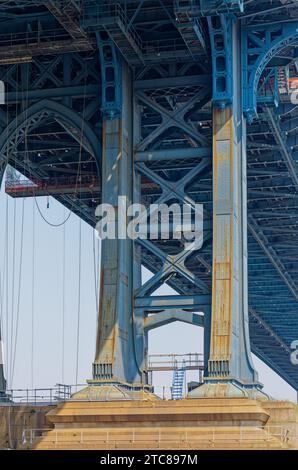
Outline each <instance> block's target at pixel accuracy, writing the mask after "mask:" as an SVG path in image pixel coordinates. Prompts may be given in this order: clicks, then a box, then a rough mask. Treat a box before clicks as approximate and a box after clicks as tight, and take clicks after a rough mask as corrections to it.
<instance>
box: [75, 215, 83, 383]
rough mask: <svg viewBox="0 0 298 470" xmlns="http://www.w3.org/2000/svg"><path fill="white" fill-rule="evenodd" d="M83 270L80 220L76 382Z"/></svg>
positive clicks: (80, 224) (77, 359)
mask: <svg viewBox="0 0 298 470" xmlns="http://www.w3.org/2000/svg"><path fill="white" fill-rule="evenodd" d="M81 269H82V219H81V217H80V220H79V263H78V308H77V340H76V380H75V383H76V384H78V376H79V348H80V326H81Z"/></svg>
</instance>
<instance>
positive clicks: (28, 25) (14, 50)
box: [0, 0, 298, 389]
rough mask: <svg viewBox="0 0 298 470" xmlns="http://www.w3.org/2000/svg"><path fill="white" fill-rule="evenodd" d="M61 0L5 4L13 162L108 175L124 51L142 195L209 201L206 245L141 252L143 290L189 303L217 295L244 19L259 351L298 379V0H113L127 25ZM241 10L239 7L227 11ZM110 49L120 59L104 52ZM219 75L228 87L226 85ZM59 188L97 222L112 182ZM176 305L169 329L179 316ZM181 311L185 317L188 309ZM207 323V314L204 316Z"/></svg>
mask: <svg viewBox="0 0 298 470" xmlns="http://www.w3.org/2000/svg"><path fill="white" fill-rule="evenodd" d="M54 3H57V2H54V1H53V2H51V4H52V8H47V7H46V6H45V2H37V1H36V2H28V1H21V0H19V1H5V2H1V6H0V13H1V16H0V21H1V26H2V30H1V35H0V79H1V80H3V81H4V82H5V84H6V88H7V97H6V98H7V107H6V108H5V107H4V108H3V109H1V113H0V128H1V132H2V134H1V136H0V142H1V150H2V151H1V155H2V166H5V165H6V164H7V163H9V164H10V165H12V166H14V167H15V168H16V169H17V170H18V171H20V172H21V173H22V174H24V175H25V176H26V177H27V178H29V179H30V177H31V178H32V180H34V181H35V180H36V181H39V182H40V183H45V182H46V181H47V180H48V179H49V178H53V179H55V178H56V179H57V178H62V177H63V178H66V179H67V178H69V181H70V180H71V178H73V177H74V176H76V175H77V174H78V171H82V172H86V173H88V175H90V177H94V178H96V180H97V181H98V180H99V168H100V164H101V163H100V162H101V148H102V129H103V120H104V119H103V118H105V119H109V118H111V117H113V118H114V117H115V116H117V115H118V116H119V113H120V111H121V109H122V96H121V93H120V86H119V84H120V81H121V74H120V73H119V70H118V69H117V68H114V70H113V74H112V75H111V76H110V78H111V77H112V78H111V79H108V80H106V78H107V77H106V72H107V70H108V69H109V68H110V67H111V64H113V65H115V64H118V63H119V62H118V61H119V59H120V58H121V60H123V59H124V60H125V61H126V62H127V63H128V64H130V65H131V69H132V71H133V78H134V84H133V89H134V94H135V100H136V104H135V106H136V107H137V108H138V109H139V112H140V116H139V118H138V119H139V120H140V131H139V132H140V136H139V138H138V139H137V141H136V142H135V155H134V158H135V163H136V165H135V168H136V172H137V181H138V184H139V185H140V186H141V187H142V202H144V203H145V204H149V203H150V202H156V201H158V200H159V199H162V198H165V197H174V198H176V199H178V200H179V201H180V202H181V201H183V200H188V201H189V203H190V204H193V203H195V202H200V203H203V204H204V207H205V212H206V213H205V216H206V217H205V218H206V223H205V234H204V244H203V247H202V248H201V250H199V251H198V252H196V253H194V254H191V255H190V254H188V255H185V254H181V251H182V252H183V247H182V246H181V245H179V244H178V243H172V242H168V243H163V242H161V241H158V242H155V243H152V242H149V241H141V242H140V247H139V248H138V250H139V255H140V251H141V252H142V260H143V264H144V265H145V266H146V267H148V268H149V269H150V270H152V271H153V272H154V276H153V278H151V279H150V280H149V281H148V282H147V283H145V285H144V286H139V287H138V289H137V299H138V298H139V299H142V298H143V299H147V298H148V297H149V296H150V295H151V294H152V293H154V291H155V290H156V289H157V287H159V286H160V285H162V284H163V282H167V283H168V284H169V285H170V286H171V287H173V288H174V289H176V291H177V292H178V293H179V294H180V295H181V299H182V300H183V298H184V300H185V296H191V297H192V298H195V296H199V297H200V296H201V297H202V296H206V297H208V296H210V293H211V292H212V286H211V284H212V276H211V272H212V232H211V231H212V221H211V215H212V202H213V188H212V171H213V169H212V162H211V155H212V149H211V140H212V134H211V131H212V108H211V101H212V100H213V103H214V104H216V105H218V106H222V107H224V106H226V105H228V104H229V103H230V100H231V94H232V89H233V87H232V82H231V78H230V77H231V75H230V74H231V57H229V56H228V55H227V54H226V49H227V45H228V44H229V38H230V36H229V35H230V33H231V28H232V25H233V24H234V23H233V22H237V21H240V19H241V25H242V26H241V27H242V36H243V41H244V43H243V44H244V58H245V65H244V70H243V77H244V80H245V86H244V95H243V98H244V106H245V108H246V113H247V116H248V118H249V119H252V118H253V117H255V120H254V121H253V122H251V123H249V125H248V126H247V175H248V176H247V187H248V191H247V198H248V201H247V203H248V209H247V211H248V229H249V232H248V285H249V289H248V295H249V305H250V309H249V320H250V337H251V342H252V350H253V352H255V353H256V354H257V355H258V356H259V357H260V358H261V359H262V360H264V361H265V362H266V363H267V364H268V365H269V366H270V367H272V368H273V369H274V370H275V371H276V372H277V373H278V374H280V375H281V376H282V377H283V378H284V379H285V380H287V381H288V382H289V383H290V384H291V385H292V386H293V387H294V388H296V389H297V388H298V380H297V372H296V369H295V367H294V366H293V365H291V363H290V359H289V353H290V350H289V347H290V343H291V341H292V340H294V339H297V338H296V337H295V335H296V336H297V333H298V331H297V329H298V328H297V291H298V287H297V286H298V272H297V271H298V268H297V256H298V255H297V243H298V240H297V237H298V233H297V218H298V216H297V211H298V195H297V181H298V180H297V161H298V157H297V155H298V149H297V147H298V135H297V131H298V126H297V119H298V108H297V105H293V104H291V103H290V101H289V98H288V97H287V95H286V93H285V91H286V90H287V87H286V76H285V67H288V66H289V67H288V69H287V70H288V71H291V70H293V69H291V64H293V63H294V62H295V60H296V59H297V52H296V50H297V43H298V41H297V24H296V17H297V10H296V9H297V5H295V3H296V2H294V1H290V0H289V1H287V2H284V1H280V0H272V1H271V0H270V1H264V2H261V3H262V4H260V2H258V1H257V0H253V1H251V2H248V3H247V5H245V3H246V2H244V6H245V8H244V11H242V2H240V1H234V2H227V1H226V2H199V1H195V2H191V1H189V2H182V1H181V2H178V1H177V2H172V0H171V1H170V0H163V1H158V0H156V1H155V0H152V1H151V2H150V6H149V2H148V1H146V2H136V1H133V0H132V1H127V2H124V1H121V0H120V1H118V2H110V4H111V5H116V3H119V4H120V5H121V10H119V11H120V12H122V11H123V9H124V10H125V17H122V22H120V21H119V16H121V15H119V14H118V16H117V17H115V15H114V16H113V17H112V19H111V17H107V16H106V19H105V24H104V22H103V16H102V15H101V16H100V15H99V14H96V15H94V16H92V13H90V12H91V10H92V8H91V7H89V9H88V8H87V7H88V2H87V1H86V2H82V3H83V4H84V3H85V6H86V8H85V9H83V10H82V11H80V12H79V11H78V12H77V13H76V11H74V15H73V17H72V18H71V20H69V19H66V18H65V16H64V17H63V15H62V13H63V12H62V11H61V10H60V11H59V10H57V8H56V7H57V5H56V6H55V5H54ZM97 3H100V2H97ZM53 5H54V6H53ZM90 5H91V4H90ZM93 5H94V2H93ZM230 8H232V10H233V13H234V15H233V18H231V17H223V16H221V17H220V18H221V19H220V22H218V21H217V20H215V19H214V16H215V17H216V18H219V17H218V16H217V15H218V13H220V14H222V15H223V14H227V13H229V12H230V11H231V10H230ZM119 11H118V12H119ZM16 13H18V17H17V18H16V16H15V14H16ZM210 14H212V15H213V18H212V17H210V16H209V15H210ZM34 15H38V19H39V22H40V24H41V28H40V30H38V29H36V27H35V26H34V23H33V18H34ZM80 15H81V16H80ZM206 16H208V18H206ZM109 18H110V19H111V20H110V21H107V19H109ZM176 19H178V20H179V21H176ZM186 19H187V21H186ZM99 20H100V21H101V22H100V21H99ZM283 20H284V21H285V23H282V21H283ZM277 21H279V23H277ZM103 30H104V31H105V34H103ZM27 31H31V32H32V33H30V34H29V33H28V32H27ZM219 31H220V36H221V38H220V41H221V42H223V44H224V47H222V48H221V49H220V51H218V50H217V49H216V47H217V41H219V38H218V34H219ZM37 39H38V41H37ZM106 46H109V47H111V50H112V58H111V56H110V57H106V56H105V55H104V48H105V47H106ZM99 52H100V53H99ZM211 54H213V55H211ZM223 58H224V62H223ZM212 59H213V63H212ZM22 62H26V63H22ZM223 64H224V65H223ZM212 66H213V70H216V73H213V72H212ZM289 73H290V72H289ZM293 73H294V72H293ZM28 74H29V77H28ZM24 77H27V80H22V79H21V78H24ZM219 78H221V79H222V78H224V80H225V82H226V83H225V85H226V86H225V87H223V88H218V89H217V83H220V81H219V82H216V80H218V79H219ZM212 80H213V93H212V90H211V81H212ZM277 85H278V86H277ZM111 87H112V88H113V89H114V92H115V94H114V98H115V99H114V100H112V101H111V102H108V101H107V100H106V95H105V92H106V91H107V90H109V89H110V88H111ZM282 89H283V91H282ZM281 92H282V93H285V94H284V95H280V93H281ZM277 100H278V107H276V106H275V105H276V104H277ZM84 105H85V106H84ZM83 108H85V110H84V111H83ZM136 114H137V113H136ZM17 115H18V118H17ZM256 116H257V117H256ZM16 118H17V119H16ZM23 118H24V119H23ZM16 122H17V123H18V124H19V125H18V126H17V127H16ZM82 122H83V125H82ZM7 124H8V125H7ZM82 129H83V132H82ZM82 134H83V135H82ZM25 135H26V136H27V144H26V145H25V144H24V136H25ZM53 135H54V136H55V139H52V136H53ZM80 148H82V151H81V152H80V151H79V149H80ZM78 155H80V159H79V157H78ZM25 156H26V161H25V158H24V157H25ZM79 160H80V161H79ZM3 162H4V163H3ZM188 175H189V176H188ZM191 176H193V178H190V177H191ZM181 180H182V181H184V184H183V186H182V192H181V187H180V188H179V185H180V182H181ZM48 192H49V193H50V191H49V190H48ZM55 197H57V199H58V200H59V201H60V202H62V203H63V204H65V205H66V206H67V207H68V208H70V209H71V210H72V211H73V212H75V213H76V214H78V215H79V216H80V217H82V218H83V219H84V220H86V221H87V222H88V223H89V224H91V225H92V226H94V225H95V223H96V218H95V214H94V211H95V207H96V206H97V204H98V202H99V201H100V200H101V197H102V194H101V185H100V186H96V192H95V194H92V195H90V194H86V193H84V194H82V193H80V194H79V192H78V187H77V185H74V186H73V190H71V188H70V191H69V193H67V194H63V191H62V189H61V191H60V194H57V195H55ZM140 256H141V255H140ZM150 298H151V299H152V298H154V297H152V296H150ZM137 302H141V300H137ZM143 303H145V300H143ZM146 305H147V304H146ZM183 305H184V304H183ZM184 306H185V305H184ZM142 307H144V305H142ZM168 307H169V305H168ZM168 307H167V308H166V310H167V311H166V313H165V312H161V318H160V320H158V319H156V320H155V326H156V325H158V324H159V325H162V324H167V323H168V321H169V318H170V316H169V313H168V310H169V308H168ZM172 307H173V306H172ZM175 307H177V308H178V309H181V308H182V307H181V305H175ZM196 307H199V303H197V304H196ZM157 308H158V305H157V306H155V307H154V309H155V311H156V309H157ZM206 309H207V307H206ZM186 313H187V314H189V313H190V312H186ZM138 314H139V313H138ZM162 315H163V317H162ZM157 316H158V314H157V315H156V317H157ZM174 317H175V318H176V320H177V319H181V312H180V310H179V311H178V310H177V309H176V312H175V315H174V313H173V318H174ZM148 318H150V317H148ZM185 318H186V317H185ZM187 318H188V320H189V321H191V317H190V315H188V316H187ZM137 321H139V318H137ZM195 322H197V323H196V324H200V325H201V324H202V323H203V321H202V319H197V318H195V317H194V318H193V323H195ZM153 323H154V322H153V321H152V325H153ZM152 327H154V326H152ZM138 341H139V339H138ZM137 349H138V348H137Z"/></svg>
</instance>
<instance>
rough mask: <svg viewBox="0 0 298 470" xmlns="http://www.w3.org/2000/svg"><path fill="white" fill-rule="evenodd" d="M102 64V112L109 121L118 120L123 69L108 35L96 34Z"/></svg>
mask: <svg viewBox="0 0 298 470" xmlns="http://www.w3.org/2000/svg"><path fill="white" fill-rule="evenodd" d="M96 38H97V44H98V49H99V53H100V64H101V80H102V84H101V89H102V104H101V110H102V112H103V115H104V117H105V118H107V119H116V118H118V117H119V116H120V113H121V108H122V86H121V67H120V65H119V64H120V61H119V58H118V53H117V51H116V47H115V44H114V43H113V41H112V40H111V39H110V38H109V37H108V36H107V34H106V33H99V32H97V33H96Z"/></svg>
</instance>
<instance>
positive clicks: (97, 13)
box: [83, 0, 142, 50]
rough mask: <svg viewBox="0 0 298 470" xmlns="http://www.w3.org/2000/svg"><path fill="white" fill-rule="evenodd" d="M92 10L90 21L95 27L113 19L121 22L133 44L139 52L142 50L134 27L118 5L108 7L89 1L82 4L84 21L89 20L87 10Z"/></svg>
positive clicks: (140, 41) (139, 38)
mask: <svg viewBox="0 0 298 470" xmlns="http://www.w3.org/2000/svg"><path fill="white" fill-rule="evenodd" d="M90 8H92V17H93V19H92V21H94V18H95V22H96V24H97V25H99V24H101V22H103V23H104V22H105V20H106V19H108V18H113V19H115V20H116V21H119V22H121V24H122V26H123V28H124V31H125V32H126V33H127V34H128V35H129V36H130V37H131V38H132V39H133V41H134V43H135V44H136V46H137V47H138V49H139V50H141V48H142V40H141V37H140V36H139V34H138V33H137V32H136V31H135V29H134V27H133V26H132V25H131V23H130V21H129V19H128V17H127V16H126V13H125V11H124V9H123V8H122V6H121V5H120V4H119V3H114V4H110V5H100V4H99V3H98V2H96V1H94V0H89V1H86V2H85V3H84V20H83V23H84V21H87V20H90V18H88V9H90Z"/></svg>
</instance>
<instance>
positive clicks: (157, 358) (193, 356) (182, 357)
mask: <svg viewBox="0 0 298 470" xmlns="http://www.w3.org/2000/svg"><path fill="white" fill-rule="evenodd" d="M181 367H184V368H185V369H186V370H187V369H188V370H191V369H192V370H202V369H203V368H204V356H203V354H198V353H187V354H151V355H150V356H149V357H148V370H150V371H154V370H175V369H179V368H181Z"/></svg>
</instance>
